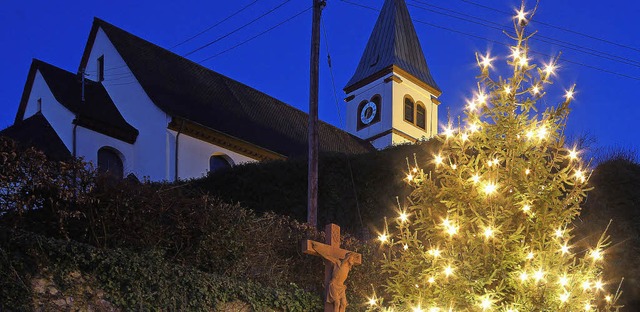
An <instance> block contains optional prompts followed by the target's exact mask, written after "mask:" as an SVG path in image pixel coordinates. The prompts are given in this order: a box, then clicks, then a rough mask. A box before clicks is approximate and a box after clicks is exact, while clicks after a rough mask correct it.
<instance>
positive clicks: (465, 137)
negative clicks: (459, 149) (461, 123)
mask: <svg viewBox="0 0 640 312" xmlns="http://www.w3.org/2000/svg"><path fill="white" fill-rule="evenodd" d="M468 139H469V135H468V134H466V133H463V134H462V136H460V140H462V142H465V141H467V140H468Z"/></svg>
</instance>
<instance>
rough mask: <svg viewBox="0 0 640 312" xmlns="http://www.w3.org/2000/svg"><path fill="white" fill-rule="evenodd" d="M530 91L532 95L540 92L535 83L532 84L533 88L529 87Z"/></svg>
mask: <svg viewBox="0 0 640 312" xmlns="http://www.w3.org/2000/svg"><path fill="white" fill-rule="evenodd" d="M531 93H533V94H534V95H536V94H538V93H540V87H538V86H537V85H535V86H533V88H531Z"/></svg>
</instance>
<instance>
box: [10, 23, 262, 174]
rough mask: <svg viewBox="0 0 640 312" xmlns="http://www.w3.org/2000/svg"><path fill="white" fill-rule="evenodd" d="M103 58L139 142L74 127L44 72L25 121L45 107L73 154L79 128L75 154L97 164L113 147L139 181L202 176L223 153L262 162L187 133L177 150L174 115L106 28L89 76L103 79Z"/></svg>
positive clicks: (107, 82)
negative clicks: (157, 100)
mask: <svg viewBox="0 0 640 312" xmlns="http://www.w3.org/2000/svg"><path fill="white" fill-rule="evenodd" d="M98 58H101V59H102V60H103V62H104V72H103V73H104V80H103V81H102V85H103V86H104V88H105V89H106V91H107V93H108V94H109V97H110V98H111V100H112V101H113V103H114V104H115V105H116V107H117V109H118V111H119V112H120V114H121V115H122V116H123V117H124V119H125V120H126V121H127V122H128V123H129V124H130V125H131V126H133V127H134V128H136V129H137V130H138V131H139V135H138V137H137V139H136V141H135V142H134V143H133V144H130V143H127V142H124V141H122V140H119V139H116V138H113V137H111V136H108V135H105V134H103V133H99V132H96V131H94V130H91V129H87V128H85V127H82V126H76V127H74V123H73V121H74V119H75V118H76V116H75V114H74V113H73V112H71V111H70V110H69V109H67V108H66V107H65V106H63V105H62V104H61V103H59V102H58V101H57V100H56V98H55V97H54V95H53V93H52V91H51V90H50V88H49V86H48V85H47V84H46V81H45V79H44V78H43V76H42V74H41V73H40V72H39V71H37V72H36V76H35V78H34V80H33V84H32V87H31V92H30V94H29V97H28V99H27V104H26V107H25V113H24V116H23V119H26V118H29V117H31V116H33V115H34V114H36V113H37V112H38V111H40V110H41V111H42V114H43V115H44V117H45V118H46V119H47V121H48V122H49V123H50V124H51V126H52V127H53V129H54V130H55V132H56V133H57V134H58V136H59V137H60V138H61V140H62V141H63V142H64V144H65V146H66V147H67V149H68V150H69V151H70V152H71V153H72V154H73V153H74V146H73V140H74V132H75V138H76V146H75V155H74V156H77V157H82V158H83V159H84V160H86V161H89V162H92V163H93V164H94V167H97V164H98V150H100V149H101V148H109V149H110V150H112V151H115V153H116V154H117V155H118V157H119V158H120V160H121V161H122V164H123V175H124V176H127V175H129V174H134V175H135V176H136V177H138V178H139V179H146V180H151V181H173V180H175V179H176V172H177V177H178V178H179V179H189V178H198V177H202V176H205V175H206V174H207V173H208V172H209V159H210V157H211V156H223V157H224V159H226V160H227V161H228V162H229V163H230V164H231V165H237V164H241V163H246V162H251V161H256V159H253V158H251V157H247V156H244V155H242V154H239V153H235V152H233V151H231V150H228V149H225V148H223V147H220V146H217V145H215V144H211V143H209V142H205V141H202V140H199V139H196V138H193V137H190V136H189V135H186V134H180V135H179V136H178V141H179V143H178V145H177V146H178V153H176V136H177V133H176V131H173V130H170V129H168V126H169V122H170V121H171V116H169V115H168V114H167V113H165V112H164V111H162V110H161V109H160V108H159V107H158V106H156V105H155V104H154V103H153V101H152V100H151V99H150V98H149V96H148V95H147V93H146V92H145V91H144V89H143V88H142V86H141V85H140V84H139V83H138V81H137V80H136V78H135V76H134V75H133V73H132V71H131V70H130V69H129V67H128V66H127V65H126V63H125V61H124V60H123V58H122V57H121V56H120V55H119V53H118V51H117V50H116V48H115V47H114V45H113V44H112V43H111V42H110V41H109V38H108V37H107V35H106V34H105V33H104V31H102V29H99V30H98V32H97V34H96V38H95V41H94V42H93V45H92V47H91V51H90V53H89V57H88V61H87V68H86V69H85V77H86V79H91V80H93V81H98V80H99V66H98ZM40 103H41V104H40ZM86 105H91V103H90V102H87V103H86ZM176 155H177V157H178V161H177V162H176ZM176 166H177V168H176Z"/></svg>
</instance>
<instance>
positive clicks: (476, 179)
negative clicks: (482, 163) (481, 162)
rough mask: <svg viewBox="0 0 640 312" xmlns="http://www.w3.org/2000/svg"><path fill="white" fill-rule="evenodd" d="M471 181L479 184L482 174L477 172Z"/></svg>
mask: <svg viewBox="0 0 640 312" xmlns="http://www.w3.org/2000/svg"><path fill="white" fill-rule="evenodd" d="M471 181H473V184H478V182H480V176H479V175H478V174H477V173H476V174H474V175H473V176H471Z"/></svg>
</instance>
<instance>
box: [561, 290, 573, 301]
mask: <svg viewBox="0 0 640 312" xmlns="http://www.w3.org/2000/svg"><path fill="white" fill-rule="evenodd" d="M569 296H571V294H570V293H568V292H565V293H564V294H562V295H560V302H562V303H565V302H567V301H569Z"/></svg>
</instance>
